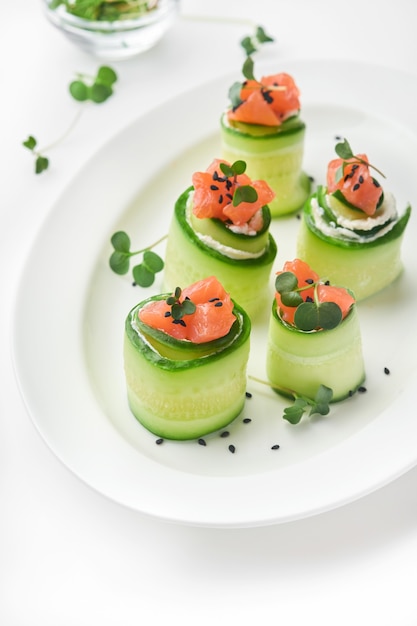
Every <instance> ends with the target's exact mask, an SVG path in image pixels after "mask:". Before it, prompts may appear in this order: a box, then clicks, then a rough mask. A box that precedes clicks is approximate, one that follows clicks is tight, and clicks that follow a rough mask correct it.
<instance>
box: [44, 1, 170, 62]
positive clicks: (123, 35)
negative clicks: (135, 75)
mask: <svg viewBox="0 0 417 626" xmlns="http://www.w3.org/2000/svg"><path fill="white" fill-rule="evenodd" d="M178 4H179V0H44V5H45V11H46V16H47V18H48V19H49V21H50V22H51V23H52V24H53V25H54V26H55V27H56V28H58V29H59V30H60V31H61V32H62V33H64V34H65V35H66V36H67V37H68V39H70V41H72V42H73V43H75V44H76V45H78V46H80V47H81V48H83V49H84V50H85V51H86V52H88V53H90V54H93V55H94V56H95V57H97V58H99V59H104V60H113V61H117V60H121V59H127V58H130V57H132V56H135V55H137V54H140V53H142V52H145V51H146V50H149V49H150V48H152V46H154V45H155V44H156V43H157V42H158V41H159V40H160V39H161V38H162V36H163V35H164V34H165V32H166V31H167V30H168V29H169V28H170V26H171V25H172V23H173V21H174V19H175V17H176V15H177V12H178Z"/></svg>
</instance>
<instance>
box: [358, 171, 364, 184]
mask: <svg viewBox="0 0 417 626" xmlns="http://www.w3.org/2000/svg"><path fill="white" fill-rule="evenodd" d="M358 180H359V182H360V184H361V185H362V183H363V176H362V174H361V175H360V176H359V179H358Z"/></svg>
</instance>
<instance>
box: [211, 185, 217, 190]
mask: <svg viewBox="0 0 417 626" xmlns="http://www.w3.org/2000/svg"><path fill="white" fill-rule="evenodd" d="M210 189H211V190H212V191H218V190H219V188H218V186H217V185H210Z"/></svg>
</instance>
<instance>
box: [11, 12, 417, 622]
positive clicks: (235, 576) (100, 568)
mask: <svg viewBox="0 0 417 626" xmlns="http://www.w3.org/2000/svg"><path fill="white" fill-rule="evenodd" d="M414 12H415V5H414V0H397V1H396V2H391V1H387V0H381V1H376V0H374V1H373V0H368V2H363V0H352V1H351V2H349V3H336V2H334V1H332V0H315V1H314V2H313V1H310V0H257V1H256V2H255V1H246V0H228V1H227V2H225V1H222V0H213V1H211V2H203V1H202V0H188V1H186V0H184V2H183V3H182V13H183V15H184V16H190V15H200V16H204V17H206V18H209V17H213V18H215V19H213V20H210V19H205V20H198V19H185V17H182V18H181V19H179V20H178V21H177V22H176V24H175V26H174V27H173V29H172V30H171V31H170V32H169V33H168V34H167V35H166V37H165V38H164V40H163V41H162V42H161V43H160V44H159V45H158V46H157V47H155V48H154V49H153V50H151V51H149V52H148V53H146V54H144V55H142V56H140V57H137V58H135V59H132V60H129V61H124V62H120V63H113V64H112V65H113V66H114V67H115V69H116V70H117V72H118V75H119V81H118V83H117V88H116V94H115V95H114V97H113V98H112V99H111V100H109V101H108V102H107V103H105V104H104V105H102V106H100V107H95V108H90V110H88V111H86V112H85V114H84V115H83V116H82V118H81V119H80V122H79V124H78V125H77V126H76V128H75V129H74V131H73V132H72V134H71V135H69V136H68V138H67V139H66V140H65V141H64V142H63V143H62V144H61V145H60V146H58V147H56V149H55V150H53V151H51V154H50V157H51V168H50V170H49V171H48V172H45V173H44V174H42V175H41V176H35V175H34V174H33V163H32V160H31V155H30V154H29V153H28V152H27V151H26V150H25V149H24V148H22V146H21V142H22V141H23V140H24V139H25V138H26V137H27V135H28V134H33V135H35V136H36V137H37V138H39V142H40V143H42V144H49V143H51V142H52V141H54V140H55V139H56V138H57V137H58V136H60V135H61V134H62V133H63V132H64V130H65V129H66V127H67V126H68V124H69V123H70V121H71V119H72V118H73V116H74V115H75V113H76V111H77V104H76V103H75V102H73V101H72V100H71V98H70V97H69V96H68V94H67V85H68V83H69V82H70V80H72V77H73V75H74V72H77V71H81V72H86V73H88V72H91V73H94V71H95V70H96V68H97V67H98V64H99V63H98V61H97V60H96V59H94V58H92V57H90V56H88V55H86V54H85V53H83V52H82V51H80V50H79V49H77V48H75V47H74V46H73V45H72V44H70V43H69V42H68V41H67V40H66V39H65V38H64V37H63V36H62V35H61V34H60V33H58V32H57V31H56V30H55V29H54V28H53V27H52V26H51V25H50V24H49V23H48V22H47V21H46V19H45V18H44V16H43V14H42V7H41V3H40V2H36V1H33V0H32V1H31V0H21V1H20V2H9V3H7V4H6V3H5V4H4V6H3V7H2V19H1V36H0V46H1V56H0V59H1V61H0V64H1V65H0V68H1V73H0V76H1V85H2V86H1V103H2V106H1V118H0V119H1V122H0V123H1V133H0V138H1V150H0V159H1V161H0V163H1V168H0V256H1V258H0V278H1V293H2V296H1V300H0V333H1V339H0V341H1V343H0V346H1V349H0V367H1V377H0V380H1V384H0V623H1V624H4V625H5V626H26V625H27V626H38V625H42V626H72V625H75V626H84V625H85V626H87V625H88V626H91V625H95V624H100V625H101V626H109V625H126V626H130V625H133V624H139V623H141V624H146V625H154V624H155V625H158V626H159V625H160V624H170V623H177V622H178V623H181V624H184V625H186V626H188V625H191V624H193V625H194V624H199V625H200V624H202V625H205V624H212V623H213V622H215V621H216V622H217V623H219V624H238V623H239V624H243V625H246V624H254V623H256V624H270V623H271V624H272V623H277V622H280V623H282V624H285V625H286V626H293V625H301V624H307V623H316V622H317V623H318V622H319V621H320V623H321V624H325V625H330V624H332V625H333V624H338V625H345V624H346V625H347V624H349V625H350V624H358V625H362V624H363V625H365V624H366V625H368V624H378V625H379V626H385V625H386V626H388V625H389V626H391V625H393V624H395V625H401V626H405V625H412V624H416V623H417V602H416V599H415V580H416V575H417V495H416V494H417V469H413V470H411V471H410V472H408V473H407V474H406V475H404V476H403V477H401V478H399V479H397V480H396V481H394V482H393V483H391V484H390V485H388V486H386V487H385V488H383V489H380V490H379V491H377V492H375V493H373V494H371V495H368V496H367V497H365V498H362V499H361V500H359V501H357V502H354V503H352V504H350V505H348V506H344V507H342V508H339V509H337V510H334V511H331V512H328V513H325V514H322V515H319V516H316V517H313V518H310V519H305V520H301V521H297V522H293V523H287V524H281V525H277V526H271V527H266V528H254V529H239V530H233V529H227V530H225V529H222V530H220V529H206V528H194V527H187V526H177V525H174V524H168V523H164V522H159V521H154V520H150V519H147V518H144V517H143V516H142V515H140V514H138V513H135V512H133V511H130V510H127V509H124V508H122V507H121V506H119V505H117V504H115V503H113V502H111V501H108V500H107V499H106V498H105V497H103V496H102V495H100V494H97V493H95V492H94V491H93V490H92V489H90V488H89V487H88V486H86V485H85V484H84V483H82V482H81V481H80V480H79V479H78V478H76V477H75V476H73V475H72V474H71V473H70V472H69V471H68V470H67V469H66V468H65V467H64V466H63V465H62V464H61V463H60V462H59V461H58V460H57V459H56V457H55V456H54V454H53V452H51V451H50V450H49V448H48V447H47V446H46V445H45V443H44V442H43V440H42V438H41V437H40V436H39V434H38V432H37V431H36V428H35V426H34V425H33V423H32V422H31V420H30V418H29V416H28V414H27V412H26V410H25V408H24V406H23V403H22V401H21V398H20V395H19V392H18V390H17V386H16V383H15V378H14V374H13V369H12V365H11V358H10V332H11V331H10V328H11V314H12V309H13V300H14V296H15V292H16V288H17V286H18V282H19V276H20V272H21V270H22V267H23V263H24V261H25V258H26V255H27V253H28V251H29V249H30V246H31V243H32V241H33V240H34V238H35V237H36V233H37V232H38V230H39V229H40V227H41V225H42V222H43V219H44V218H45V217H46V216H47V214H48V212H49V211H50V210H52V208H53V205H54V202H55V201H56V200H57V198H58V197H59V195H60V194H61V192H63V190H64V189H65V187H66V185H68V184H69V183H70V182H71V180H72V178H73V177H74V175H75V173H76V172H77V171H78V170H79V169H80V168H82V167H83V164H85V163H86V162H87V161H88V160H89V159H90V157H92V156H93V155H94V153H95V152H96V151H97V150H99V149H100V147H101V146H102V145H104V144H105V142H106V141H107V140H108V139H109V138H111V137H112V136H113V135H114V134H115V133H117V132H118V131H119V130H120V129H122V128H124V127H125V126H126V125H127V124H128V123H129V122H131V121H132V120H134V119H136V118H137V117H138V116H139V115H141V114H142V113H144V112H146V111H148V110H150V109H152V107H153V106H154V105H156V104H158V103H160V102H164V101H166V100H167V99H168V98H170V97H171V96H173V95H175V94H177V93H181V92H184V91H186V90H188V89H190V88H192V87H194V86H197V85H201V84H204V83H205V82H206V81H207V80H209V79H212V78H215V77H216V76H219V75H221V74H223V73H231V72H236V71H237V69H239V68H240V67H241V65H242V51H241V49H240V48H239V45H238V42H239V40H240V39H241V38H242V37H243V36H245V35H247V34H249V31H251V29H252V26H251V25H254V24H262V25H263V26H264V27H265V28H266V30H267V31H268V32H269V33H270V34H272V35H274V37H275V38H276V42H275V43H274V44H271V45H269V46H265V47H264V49H263V50H262V51H261V52H260V53H258V54H259V58H262V59H263V60H266V61H268V60H274V59H276V61H277V65H279V66H280V68H279V69H281V68H282V69H284V68H285V61H286V59H306V58H317V59H321V58H329V57H330V58H337V59H353V60H364V61H366V62H368V63H376V64H379V65H383V66H387V67H392V68H399V69H403V70H406V71H409V72H411V73H415V72H416V70H415V63H416V61H417V39H416V35H415V20H414V19H413V15H414ZM277 71H278V70H277ZM331 79H332V77H331V76H329V80H330V81H331ZM375 90H376V92H377V90H378V85H377V84H376V85H375ZM358 98H360V94H358ZM416 108H417V94H416ZM398 115H399V116H400V115H401V101H400V100H399V102H398ZM155 132H157V129H155ZM63 280H65V277H63ZM51 288H53V286H52V287H51ZM27 313H28V323H30V311H28V312H27ZM34 332H36V329H34ZM416 446H417V442H416Z"/></svg>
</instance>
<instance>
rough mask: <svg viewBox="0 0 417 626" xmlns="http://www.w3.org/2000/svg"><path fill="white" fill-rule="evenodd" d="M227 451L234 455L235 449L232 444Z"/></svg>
mask: <svg viewBox="0 0 417 626" xmlns="http://www.w3.org/2000/svg"><path fill="white" fill-rule="evenodd" d="M229 451H230V452H231V453H232V454H234V453H235V452H236V448H235V446H234V445H233V444H232V443H231V444H230V446H229Z"/></svg>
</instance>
